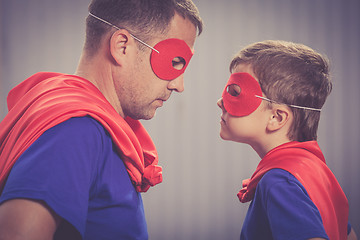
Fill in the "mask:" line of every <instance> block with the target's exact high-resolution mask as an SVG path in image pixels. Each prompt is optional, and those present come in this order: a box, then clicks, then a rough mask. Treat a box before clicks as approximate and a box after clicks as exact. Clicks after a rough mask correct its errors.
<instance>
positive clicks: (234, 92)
mask: <svg viewBox="0 0 360 240" xmlns="http://www.w3.org/2000/svg"><path fill="white" fill-rule="evenodd" d="M226 91H227V92H228V93H229V94H230V95H231V96H233V97H237V96H239V95H240V93H241V88H240V86H239V85H236V84H231V85H229V86H227V88H226Z"/></svg>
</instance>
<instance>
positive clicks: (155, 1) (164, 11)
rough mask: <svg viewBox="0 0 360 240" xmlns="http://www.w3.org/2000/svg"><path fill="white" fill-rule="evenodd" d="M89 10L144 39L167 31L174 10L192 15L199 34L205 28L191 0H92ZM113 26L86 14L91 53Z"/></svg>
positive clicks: (87, 49)
mask: <svg viewBox="0 0 360 240" xmlns="http://www.w3.org/2000/svg"><path fill="white" fill-rule="evenodd" d="M89 12H90V13H92V14H94V15H95V16H97V17H99V18H101V19H103V20H105V21H107V22H109V23H111V24H113V25H115V26H117V27H119V28H123V29H126V30H128V31H129V32H130V33H131V34H133V35H134V36H136V37H138V38H139V39H141V40H143V41H145V42H146V41H148V40H149V39H151V38H152V37H154V35H155V34H165V33H166V32H167V31H168V26H169V23H170V21H171V20H172V18H173V17H174V15H175V13H178V14H179V15H181V16H182V17H184V18H187V19H189V20H190V21H191V22H192V23H193V24H194V26H195V27H196V28H197V29H198V34H200V33H201V32H202V28H203V23H202V20H201V18H200V15H199V11H198V9H197V7H196V6H195V4H194V3H193V2H192V1H191V0H92V1H91V3H90V5H89ZM111 30H113V29H112V27H111V26H109V25H107V24H105V23H103V22H101V21H99V20H98V19H96V18H94V17H92V16H90V15H89V16H88V17H87V19H86V40H85V49H86V51H87V52H88V54H89V55H92V54H93V53H95V52H96V50H97V49H98V47H99V44H100V42H101V39H102V37H103V36H104V34H106V33H108V32H109V31H111ZM139 46H141V45H139Z"/></svg>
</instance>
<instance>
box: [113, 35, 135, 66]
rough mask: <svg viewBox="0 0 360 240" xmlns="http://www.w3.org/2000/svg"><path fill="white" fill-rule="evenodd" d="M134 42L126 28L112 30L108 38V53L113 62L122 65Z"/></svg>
mask: <svg viewBox="0 0 360 240" xmlns="http://www.w3.org/2000/svg"><path fill="white" fill-rule="evenodd" d="M134 44H135V43H134V40H133V38H132V37H131V35H130V33H129V32H128V31H127V30H125V29H120V30H117V31H116V32H114V33H113V34H112V36H111V38H110V54H111V57H112V58H113V60H114V63H115V62H116V64H118V65H123V64H124V60H125V58H126V57H128V52H129V50H130V49H131V48H132V47H133V45H134Z"/></svg>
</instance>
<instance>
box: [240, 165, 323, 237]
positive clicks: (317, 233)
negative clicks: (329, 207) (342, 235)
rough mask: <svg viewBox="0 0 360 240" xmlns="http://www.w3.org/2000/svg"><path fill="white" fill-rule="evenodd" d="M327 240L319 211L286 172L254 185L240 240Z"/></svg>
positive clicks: (273, 173)
mask: <svg viewBox="0 0 360 240" xmlns="http://www.w3.org/2000/svg"><path fill="white" fill-rule="evenodd" d="M314 237H319V238H324V239H329V238H328V236H327V234H326V232H325V229H324V227H323V223H322V219H321V216H320V213H319V210H318V209H317V208H316V206H315V205H314V203H313V202H312V200H311V199H310V197H309V196H308V194H307V192H306V190H305V188H304V187H303V186H302V185H301V183H300V182H299V181H298V180H297V179H296V178H295V177H294V176H293V175H291V174H290V173H289V172H287V171H285V170H282V169H272V170H270V171H268V172H267V173H266V174H265V175H264V176H263V177H262V179H261V180H260V182H259V183H258V185H257V188H256V192H255V196H254V199H253V200H252V202H251V204H250V206H249V210H248V213H247V215H246V218H245V221H244V224H243V228H242V231H241V237H240V239H242V240H245V239H262V240H266V239H284V240H285V239H286V240H288V239H292V240H296V239H308V238H314Z"/></svg>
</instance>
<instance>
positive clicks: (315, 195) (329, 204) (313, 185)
mask: <svg viewBox="0 0 360 240" xmlns="http://www.w3.org/2000/svg"><path fill="white" fill-rule="evenodd" d="M274 168H280V169H283V170H286V171H288V172H290V173H291V174H292V175H294V176H295V178H296V179H297V180H299V182H300V183H301V184H302V185H303V186H304V187H305V189H306V191H307V193H308V194H309V196H310V198H311V200H312V201H313V202H314V204H315V205H316V207H317V208H318V209H319V211H320V215H321V218H322V221H323V224H324V227H325V231H326V233H327V235H328V236H329V238H330V239H347V223H348V214H349V205H348V201H347V198H346V196H345V194H344V192H343V191H342V189H341V187H340V185H339V183H338V181H337V180H336V178H335V176H334V174H333V173H332V172H331V170H330V169H329V168H328V167H327V166H326V163H325V158H324V155H323V154H322V152H321V150H320V147H319V145H318V144H317V142H316V141H309V142H290V143H286V144H283V145H281V146H279V147H277V148H274V149H273V150H271V151H270V152H269V153H267V154H266V156H265V157H264V158H263V159H262V160H261V161H260V163H259V165H258V167H257V168H256V171H255V172H254V174H253V175H252V177H251V178H250V179H247V180H244V181H243V189H241V190H240V192H239V193H238V197H239V199H240V201H241V202H248V201H250V200H252V199H253V198H254V194H255V190H256V186H257V184H258V182H259V181H260V179H261V178H262V176H263V175H264V174H265V173H266V172H267V171H269V170H271V169H274Z"/></svg>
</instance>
